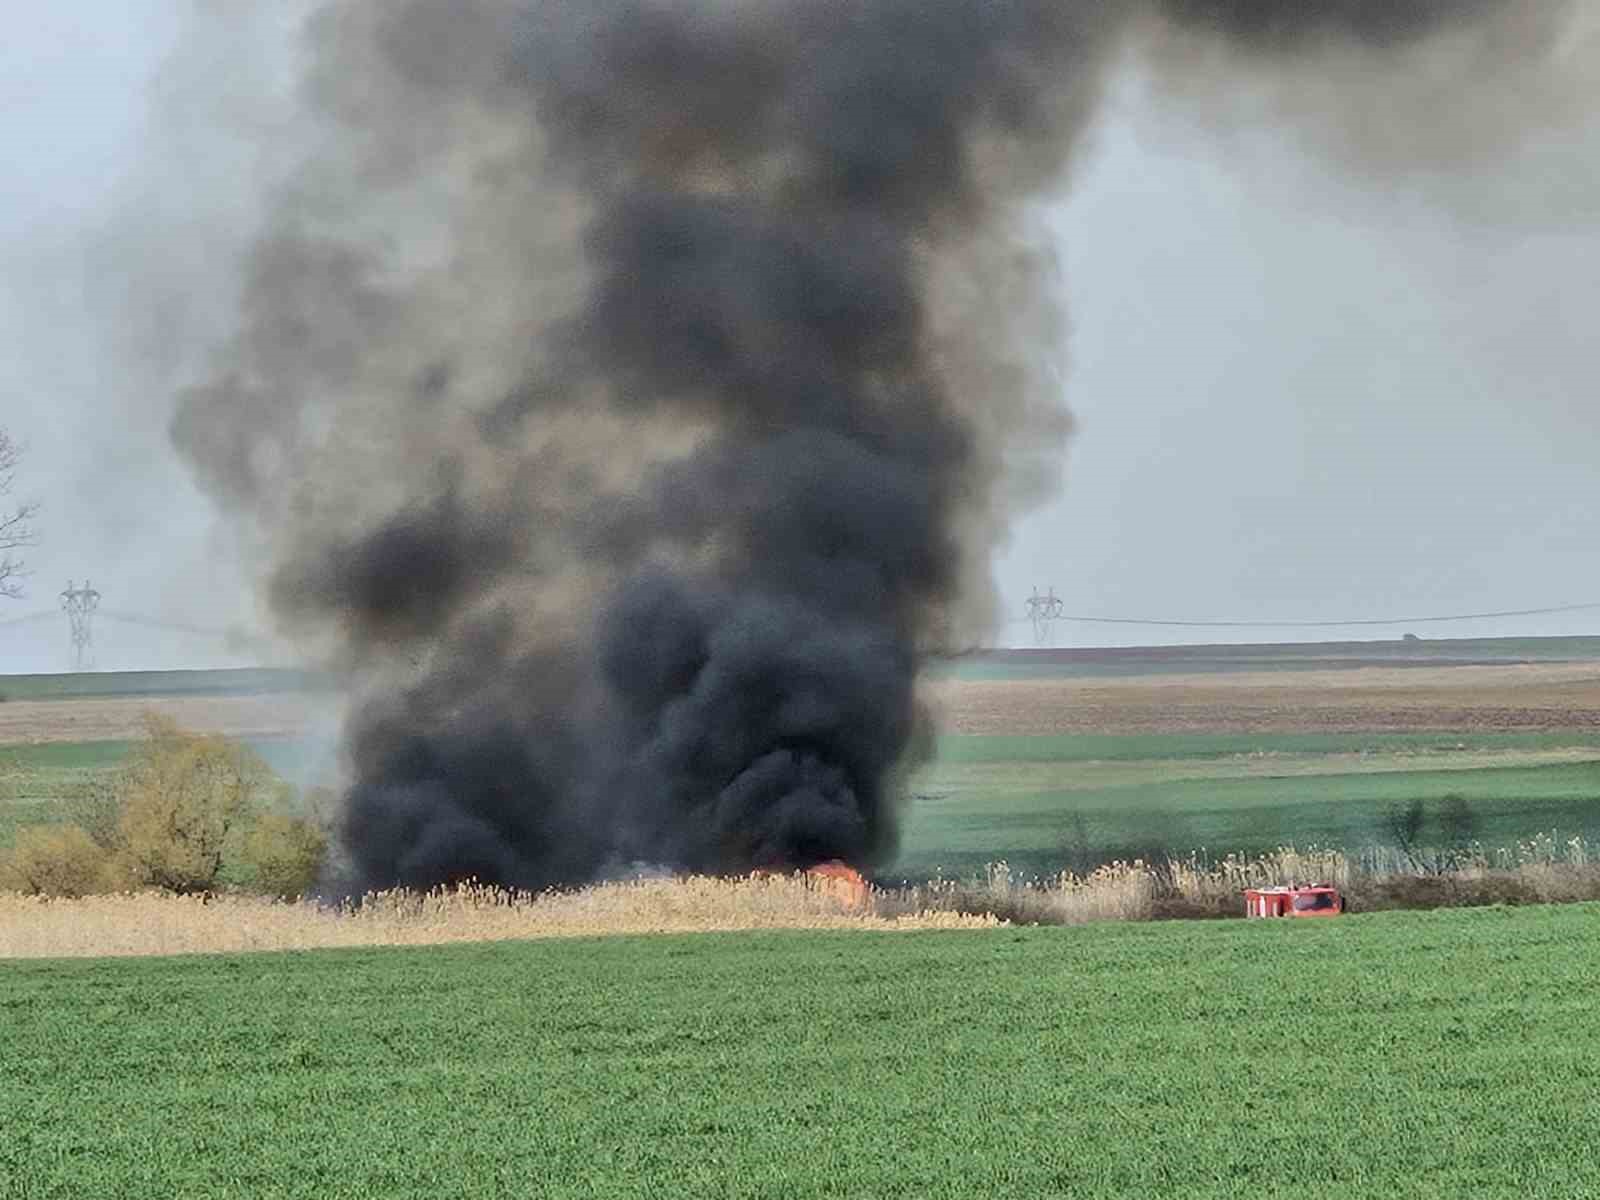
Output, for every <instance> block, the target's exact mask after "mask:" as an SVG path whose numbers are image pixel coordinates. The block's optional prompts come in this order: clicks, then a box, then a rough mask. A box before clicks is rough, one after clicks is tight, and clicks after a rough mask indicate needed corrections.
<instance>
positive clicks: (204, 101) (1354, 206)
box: [0, 0, 1600, 673]
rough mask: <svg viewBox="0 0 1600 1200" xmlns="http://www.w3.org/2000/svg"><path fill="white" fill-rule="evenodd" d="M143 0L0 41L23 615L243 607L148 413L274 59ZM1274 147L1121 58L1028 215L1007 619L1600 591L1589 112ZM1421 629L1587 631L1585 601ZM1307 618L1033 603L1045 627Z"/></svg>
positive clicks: (1596, 209) (1308, 610) (216, 249)
mask: <svg viewBox="0 0 1600 1200" xmlns="http://www.w3.org/2000/svg"><path fill="white" fill-rule="evenodd" d="M175 9H176V6H175V5H174V4H173V3H172V2H171V0H166V2H161V0H130V2H124V3H118V4H110V3H100V4H83V5H74V6H70V7H60V8H54V7H51V6H36V7H35V9H34V10H33V11H32V12H31V13H30V15H29V16H28V17H27V18H26V19H25V20H13V21H12V22H11V24H10V28H9V35H10V36H9V38H8V40H7V41H6V42H5V43H4V44H3V45H0V138H3V139H4V144H5V145H6V146H7V148H8V151H9V153H8V154H7V165H6V168H5V171H4V173H3V174H0V272H3V273H0V278H3V280H4V282H3V284H0V345H3V346H4V348H5V353H4V355H3V356H0V424H3V425H4V426H6V427H7V428H8V429H9V430H10V432H11V433H12V434H13V435H14V436H15V437H17V438H18V439H20V440H22V441H23V442H25V443H26V444H27V445H28V447H29V450H30V454H29V457H28V459H27V460H26V462H25V464H24V467H23V470H22V472H21V474H20V476H19V494H20V496H21V497H22V498H30V499H37V500H39V501H40V502H41V504H42V505H43V512H42V514H41V517H40V521H39V525H40V531H41V534H42V542H41V544H40V546H39V547H38V548H37V549H36V550H35V551H33V553H32V554H31V555H30V563H31V565H32V567H33V568H34V572H35V573H34V575H33V577H32V579H31V580H30V587H29V595H28V597H27V598H25V599H24V600H22V601H18V602H11V603H7V602H0V622H5V621H7V620H10V619H13V618H15V617H21V616H25V615H27V614H29V613H33V612H36V611H41V610H52V609H54V607H55V604H56V601H55V595H56V593H57V592H58V591H59V590H60V589H61V587H62V586H63V585H64V584H65V582H66V581H67V580H68V579H69V578H71V579H75V580H78V579H82V578H83V577H84V575H85V574H90V575H92V576H93V578H94V582H95V584H96V586H97V587H99V588H100V590H101V591H102V592H103V593H104V596H105V599H104V601H103V603H104V605H105V607H106V608H107V609H108V610H113V611H120V612H124V613H131V614H144V615H150V616H158V617H162V618H164V619H168V620H171V621H174V622H176V623H178V624H190V625H206V626H217V627H222V626H228V625H233V624H236V623H241V622H242V623H246V624H248V623H251V622H253V621H255V620H257V619H258V618H257V614H256V613H255V612H254V610H253V604H252V602H251V600H250V599H249V589H248V587H247V585H246V583H245V581H244V573H243V571H242V570H241V569H240V568H239V567H238V566H237V565H236V564H235V563H234V562H233V560H232V557H231V555H230V553H229V551H228V544H227V542H226V540H225V539H223V538H222V537H221V536H220V534H219V533H218V532H217V530H216V529H215V526H214V522H213V520H212V518H211V516H210V514H209V511H208V509H207V506H206V503H205V501H203V500H202V499H201V497H200V496H199V493H198V492H197V491H196V489H195V488H194V487H193V486H192V484H191V483H190V482H189V481H188V479H187V476H186V473H185V471H184V469H183V468H182V467H181V466H180V465H179V464H178V463H177V462H176V460H175V459H174V457H173V456H172V454H171V452H170V451H169V450H168V448H167V445H166V437H165V429H164V426H165V419H166V411H167V409H166V406H167V404H168V399H169V397H170V395H171V392H172V389H173V387H174V386H176V385H177V384H178V383H180V382H181V381H182V380H183V379H184V378H185V373H186V372H188V371H192V370H193V369H195V365H196V362H197V361H198V357H199V356H200V355H201V354H203V351H204V348H205V343H206V341H207V338H208V336H211V335H214V334H215V332H216V331H217V329H218V328H220V327H221V325H224V324H225V311H226V306H227V301H228V295H229V292H228V287H229V275H228V271H227V269H226V265H227V262H228V259H229V256H230V254H232V253H233V252H235V251H236V250H237V249H238V248H239V246H240V245H242V239H243V237H244V236H245V234H246V233H247V231H248V228H249V215H250V212H251V204H252V202H253V197H254V195H255V194H256V191H257V189H256V188H255V187H254V184H253V181H254V180H255V179H256V177H257V174H258V173H260V174H265V175H270V170H271V156H272V137H271V113H270V106H269V107H268V109H266V110H263V109H262V108H261V107H260V106H259V105H257V106H254V107H252V105H251V104H249V103H245V102H244V101H239V102H238V103H237V104H236V103H235V99H234V98H236V97H238V96H248V95H253V94H256V93H259V92H260V91H261V90H263V89H261V88H260V87H259V86H258V85H259V84H260V82H261V78H262V73H263V72H269V71H270V70H271V67H270V63H271V61H272V55H271V54H270V53H268V52H267V50H268V49H270V47H267V48H264V49H263V50H262V52H261V53H260V54H257V55H249V54H246V55H241V56H239V62H232V63H228V64H213V65H212V67H211V68H210V72H211V73H210V76H209V77H210V78H213V79H215V78H221V77H222V76H223V75H225V74H228V73H230V72H236V71H238V70H240V69H241V67H240V63H246V67H247V69H248V70H251V71H254V72H256V78H255V79H254V80H253V81H250V82H251V83H252V85H253V86H252V87H247V86H244V82H243V81H237V82H238V86H237V87H230V88H221V87H219V88H217V89H215V91H214V92H212V91H210V90H208V89H207V88H206V87H205V86H203V85H197V83H196V79H197V78H201V79H203V78H206V77H207V70H208V67H207V65H206V64H200V66H199V67H197V68H194V69H195V70H198V71H199V76H198V77H197V76H196V75H194V74H185V73H184V72H175V71H174V70H173V69H171V68H163V66H162V64H163V61H164V59H165V58H166V56H167V55H168V54H169V53H170V50H171V42H172V40H173V38H174V37H175V36H176V30H177V27H178V20H177V16H176V11H175ZM152 104H155V105H156V106H157V107H158V108H159V111H161V112H162V113H163V114H164V116H163V119H162V120H161V121H160V122H155V121H153V120H152V119H151V117H150V113H151V106H152ZM218 104H222V105H225V106H227V107H228V116H227V128H229V129H231V130H232V131H233V132H232V133H228V134H224V133H223V132H222V129H223V127H224V126H223V125H222V124H221V123H218V122H216V121H214V120H212V119H211V118H212V116H213V115H214V114H213V113H212V112H211V109H212V108H213V107H215V106H216V105H218ZM174 117H176V119H174ZM157 127H159V128H160V129H161V130H162V131H164V132H163V133H162V134H161V135H160V136H157V135H156V134H154V133H153V132H152V130H153V129H155V128H157ZM1307 137H1308V134H1307V130H1306V128H1305V127H1303V126H1293V125H1290V126H1275V125H1271V124H1268V123H1264V122H1254V123H1252V122H1251V121H1248V120H1247V121H1242V122H1241V121H1238V120H1233V121H1231V122H1228V123H1222V124H1218V123H1216V122H1214V121H1212V120H1211V119H1210V117H1209V115H1208V116H1207V117H1206V118H1204V119H1202V118H1201V117H1198V116H1194V115H1192V114H1190V113H1189V112H1188V110H1187V109H1185V108H1184V107H1183V106H1182V105H1181V104H1180V102H1179V101H1177V100H1174V99H1171V98H1164V97H1163V96H1161V95H1159V94H1156V93H1155V92H1154V91H1153V89H1151V88H1150V87H1149V86H1148V81H1147V80H1146V79H1145V78H1144V77H1143V76H1142V75H1141V73H1140V71H1139V70H1138V69H1137V68H1136V67H1133V66H1130V67H1128V68H1126V69H1125V70H1124V71H1123V72H1122V73H1121V74H1120V75H1119V76H1118V79H1117V82H1116V85H1115V88H1114V94H1113V99H1112V102H1111V103H1109V104H1108V105H1107V106H1106V108H1105V109H1104V111H1103V112H1102V114H1101V118H1100V122H1099V124H1098V125H1097V126H1096V128H1095V131H1094V134H1093V137H1092V142H1091V145H1090V147H1089V150H1088V153H1087V154H1086V155H1085V156H1084V157H1083V158H1082V159H1081V160H1080V164H1079V168H1078V171H1077V176H1076V178H1075V180H1074V186H1073V188H1072V190H1071V191H1070V193H1069V194H1068V196H1067V198H1066V199H1065V200H1064V201H1063V202H1061V203H1059V204H1056V205H1052V206H1051V207H1049V209H1048V210H1047V212H1046V214H1045V219H1046V220H1047V221H1048V222H1049V224H1050V225H1051V227H1052V228H1053V229H1054V230H1055V232H1056V234H1057V236H1058V238H1059V243H1060V248H1061V253H1062V256H1063V262H1064V267H1065V270H1064V275H1065V279H1066V286H1067V289H1068V303H1067V312H1068V314H1069V320H1070V324H1071V335H1070V338H1071V340H1070V346H1071V360H1072V370H1071V374H1070V376H1069V378H1068V380H1067V385H1066V386H1067V401H1068V403H1069V404H1070V405H1071V407H1072V408H1073V410H1074V411H1075V413H1076V415H1077V417H1078V420H1079V432H1078V434H1077V436H1076V438H1075V439H1074V441H1073V443H1072V446H1071V449H1070V452H1069V454H1068V456H1067V459H1066V461H1065V463H1064V468H1063V481H1064V486H1063V488H1062V490H1061V493H1060V495H1059V498H1058V499H1057V500H1056V501H1054V502H1053V503H1051V504H1050V505H1048V506H1047V507H1045V508H1043V509H1041V510H1040V511H1038V512H1036V513H1034V514H1032V515H1031V516H1029V517H1028V518H1026V519H1025V520H1024V521H1022V522H1021V523H1020V524H1019V526H1018V527H1017V529H1016V532H1015V536H1014V538H1013V540H1012V543H1011V545H1010V546H1009V547H1007V548H1005V549H1003V550H1002V551H1001V552H1000V553H999V554H998V556H997V558H996V575H997V580H998V583H999V586H1000V588H1001V591H1002V594H1003V595H1004V596H1005V598H1006V600H1007V603H1008V606H1009V607H1010V608H1011V610H1012V611H1013V612H1015V613H1020V611H1021V606H1022V602H1023V600H1024V599H1025V598H1026V596H1027V594H1028V592H1029V590H1030V588H1031V587H1033V586H1035V585H1037V586H1038V587H1040V588H1041V589H1043V588H1044V587H1046V586H1053V587H1054V588H1055V589H1056V592H1057V594H1058V595H1061V596H1062V597H1064V599H1065V602H1066V607H1067V609H1068V610H1069V611H1072V612H1079V613H1089V614H1103V615H1109V616H1132V617H1145V616H1148V617H1186V618H1194V619H1232V620H1277V619H1291V618H1292V619H1305V620H1317V619H1327V620H1333V619H1339V618H1353V617H1370V618H1378V617H1387V616H1393V615H1400V616H1405V615H1423V614H1428V613H1455V612H1471V611H1481V610H1495V609H1506V608H1524V607H1534V606H1543V605H1559V604H1566V603H1577V602H1586V601H1590V600H1600V562H1597V560H1596V558H1595V555H1594V553H1593V550H1594V547H1595V546H1596V545H1597V543H1600V538H1597V536H1596V535H1597V534H1600V515H1597V514H1600V506H1597V504H1596V498H1597V497H1596V494H1595V493H1596V472H1595V470H1594V464H1595V462H1596V461H1597V452H1600V429H1597V427H1596V423H1595V419H1594V396H1593V387H1594V377H1595V372H1594V369H1593V364H1594V361H1595V356H1596V351H1595V350H1594V349H1593V348H1592V347H1593V344H1594V338H1593V336H1592V333H1591V326H1592V322H1593V320H1594V314H1595V313H1596V312H1600V232H1597V222H1596V217H1597V216H1600V181H1597V180H1596V177H1595V176H1596V174H1597V173H1600V154H1597V151H1596V146H1597V144H1600V143H1597V140H1596V139H1595V137H1594V136H1593V131H1592V130H1581V129H1574V128H1572V127H1565V128H1563V129H1561V130H1560V131H1558V132H1555V133H1552V134H1550V135H1548V136H1546V137H1544V138H1543V139H1542V140H1536V141H1534V142H1533V143H1531V144H1530V145H1529V146H1528V147H1527V148H1526V149H1524V150H1522V151H1520V152H1518V153H1517V154H1515V155H1511V156H1500V157H1494V156H1490V157H1488V158H1487V159H1485V160H1483V161H1478V162H1476V163H1474V164H1473V165H1471V166H1470V167H1461V166H1457V167H1453V168H1450V169H1448V170H1446V169H1444V168H1436V169H1430V170H1423V169H1420V168H1418V169H1415V170H1396V169H1392V168H1391V169H1388V170H1384V171H1376V170H1372V169H1365V170H1356V171H1348V170H1344V169H1341V168H1340V167H1339V166H1337V165H1336V164H1335V162H1334V160H1333V159H1332V158H1330V157H1329V156H1328V155H1327V154H1325V153H1322V152H1320V151H1318V150H1312V149H1306V148H1302V147H1301V146H1300V145H1299V144H1297V143H1299V142H1300V141H1302V140H1306V139H1307ZM152 227H158V228H161V229H163V230H166V231H168V232H170V231H171V230H172V229H176V228H181V229H185V230H192V231H193V232H192V236H191V237H188V238H186V239H174V238H172V237H170V236H163V237H161V238H160V239H159V241H160V243H161V244H162V246H163V254H164V257H163V258H162V259H161V260H160V261H155V262H153V261H151V260H150V257H149V256H148V255H147V254H143V253H141V251H142V250H143V249H145V248H146V247H144V246H142V245H141V239H140V237H139V235H138V231H139V230H140V229H147V228H152ZM174 244H181V245H183V246H185V247H186V249H185V250H184V252H182V253H180V254H178V255H176V256H175V257H166V255H169V254H170V247H171V246H172V245H174ZM1418 631H1419V632H1422V633H1423V634H1424V635H1429V634H1432V635H1437V636H1445V635H1453V636H1469V635H1492V634H1506V635H1510V634H1531V633H1540V634H1544V633H1549V634H1557V633H1591V632H1600V611H1596V612H1591V613H1585V614H1576V615H1571V616H1566V617H1552V618H1537V619H1535V618H1523V619H1519V620H1513V621H1499V622H1492V623H1490V622H1485V623H1477V624H1470V625H1463V626H1435V627H1431V628H1427V627H1418ZM1399 632H1401V630H1400V629H1394V630H1368V631H1362V630H1349V631H1341V630H1329V631H1327V632H1326V634H1324V635H1322V636H1325V637H1329V638H1332V637H1338V636H1341V635H1342V634H1345V633H1348V634H1349V635H1350V636H1366V637H1375V636H1385V635H1388V636H1397V635H1398V633H1399ZM1002 636H1003V638H1004V639H1007V640H1011V641H1018V642H1024V643H1025V642H1026V641H1027V640H1028V638H1029V636H1030V634H1029V631H1028V629H1027V627H1026V626H1025V625H1023V624H1020V623H1017V624H1013V625H1010V626H1008V627H1007V629H1006V630H1005V632H1004V633H1003V635H1002ZM1310 636H1312V635H1306V634H1296V633H1294V632H1292V631H1287V630H1270V629H1267V630H1259V631H1248V632H1247V631H1239V632H1232V631H1217V633H1216V635H1215V636H1213V635H1211V634H1205V635H1201V634H1199V633H1198V632H1197V631H1193V630H1179V629H1167V630H1163V629H1154V628H1134V627H1117V626H1088V625H1065V626H1062V627H1060V628H1059V629H1058V630H1057V633H1056V642H1057V644H1060V645H1074V644H1119V643H1123V644H1142V643H1151V642H1158V641H1196V640H1249V641H1267V640H1288V639H1294V640H1302V639H1307V638H1309V637H1310ZM97 642H98V645H99V655H98V661H99V665H100V666H102V667H105V668H131V667H144V666H189V665H213V664H219V663H226V662H248V661H255V660H256V659H258V658H259V657H260V653H259V652H258V651H253V650H250V649H241V648H239V647H237V646H236V647H234V648H232V649H230V648H229V647H227V646H225V645H223V644H222V643H220V642H219V641H217V640H215V639H205V638H197V637H193V636H189V635H184V634H180V633H176V632H173V633H170V634H155V633H152V632H151V631H149V630H147V629H141V628H137V627H134V626H130V625H119V624H115V623H111V622H105V623H102V625H101V626H100V628H99V630H98V637H97ZM66 662H67V659H66V635H65V622H64V620H63V619H61V618H57V619H56V620H53V621H40V622H32V623H26V624H13V625H5V624H0V673H4V672H11V671H28V670H54V669H61V668H62V667H64V666H65V665H66Z"/></svg>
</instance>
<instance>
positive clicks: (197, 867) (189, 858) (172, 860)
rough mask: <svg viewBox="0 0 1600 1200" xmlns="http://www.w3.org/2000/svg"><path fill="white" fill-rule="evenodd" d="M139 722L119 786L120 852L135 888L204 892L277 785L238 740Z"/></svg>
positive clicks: (277, 793)
mask: <svg viewBox="0 0 1600 1200" xmlns="http://www.w3.org/2000/svg"><path fill="white" fill-rule="evenodd" d="M145 727H146V733H147V735H148V736H147V737H146V740H145V741H144V742H143V743H141V744H140V746H139V747H138V749H137V750H135V751H134V753H133V756H132V758H131V759H130V761H129V763H128V765H127V766H126V767H125V768H124V771H123V775H122V780H121V784H120V787H119V788H118V791H119V793H120V797H119V798H120V801H121V805H120V807H121V812H120V814H119V816H118V822H117V833H118V841H119V843H120V845H119V849H120V852H121V853H120V858H121V859H122V862H123V864H124V866H125V869H126V872H127V875H128V877H129V881H130V882H131V883H132V884H133V885H134V886H139V887H159V888H165V889H166V890H168V891H173V892H204V891H209V890H211V889H213V888H215V887H216V886H217V883H218V876H219V873H220V872H221V870H222V866H223V862H224V860H225V859H226V858H227V857H228V856H229V855H230V853H233V852H236V851H237V850H238V849H239V848H240V847H239V843H240V841H241V839H242V838H243V837H244V835H245V833H246V831H247V829H248V827H249V825H250V824H251V822H252V820H253V819H254V817H255V816H256V814H257V813H260V812H265V811H267V810H269V809H270V808H271V807H272V806H273V804H274V803H275V802H277V801H278V800H279V799H280V798H281V793H282V792H283V790H284V784H283V783H282V781H281V780H279V779H278V777H277V776H276V775H274V774H273V772H272V768H271V767H269V766H268V765H267V764H266V762H265V761H264V760H263V759H262V757H261V756H260V755H259V754H257V753H256V752H255V751H254V750H252V749H250V747H248V746H245V745H243V744H241V743H239V742H235V741H232V740H230V739H228V738H225V737H221V736H219V735H216V734H196V733H186V732H185V731H183V730H181V729H179V728H178V726H177V724H176V723H175V722H173V721H171V720H170V719H168V718H166V717H161V716H157V715H154V714H151V715H148V716H147V717H146V718H145Z"/></svg>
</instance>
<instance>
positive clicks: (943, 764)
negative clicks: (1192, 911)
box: [884, 730, 1600, 878]
mask: <svg viewBox="0 0 1600 1200" xmlns="http://www.w3.org/2000/svg"><path fill="white" fill-rule="evenodd" d="M1447 796H1460V797H1462V798H1463V799H1464V800H1465V801H1466V802H1467V805H1468V808H1469V809H1470V812H1471V814H1472V817H1473V818H1474V821H1475V828H1474V829H1473V834H1474V836H1475V837H1476V838H1477V840H1479V841H1480V842H1482V843H1483V844H1484V845H1486V846H1488V847H1491V848H1492V847H1498V846H1506V845H1513V844H1515V843H1517V842H1519V841H1522V840H1524V839H1526V838H1529V837H1532V836H1534V835H1535V834H1538V833H1540V832H1541V831H1543V832H1550V831H1552V830H1555V831H1557V832H1558V833H1559V834H1560V835H1561V836H1562V837H1567V836H1572V835H1579V834H1581V835H1583V836H1585V837H1587V838H1590V839H1596V838H1600V734H1597V732H1596V731H1594V730H1580V731H1572V732H1542V733H1461V734H1456V733H1443V734H1382V733H1379V734H1215V735H1200V734H1150V735H1136V736H1128V737H1116V736H1096V735H1082V736H1077V735H1061V736H1051V737H993V736H984V735H966V736H947V737H944V738H941V739H940V741H939V744H938V752H937V755H936V757H935V759H934V761H933V762H932V763H930V764H929V765H928V766H926V767H924V768H923V769H921V770H920V771H918V772H917V773H916V775H915V776H914V777H913V779H912V783H911V800H910V803H909V807H908V811H907V816H906V822H905V831H904V838H903V840H902V847H901V852H900V855H899V857H898V859H897V860H896V861H895V862H894V863H893V864H892V865H891V867H890V868H889V870H888V871H886V872H885V873H884V874H885V875H886V877H891V878H892V877H894V876H897V875H903V876H905V877H908V878H918V877H924V876H927V875H929V874H935V873H940V872H942V873H943V874H945V875H954V876H964V875H968V874H971V873H972V872H974V871H978V870H981V869H982V868H983V866H984V864H985V863H988V862H992V861H995V860H997V859H1004V860H1006V861H1008V862H1009V863H1010V864H1011V865H1012V867H1013V868H1015V869H1017V870H1019V871H1021V872H1022V873H1024V874H1034V873H1038V874H1043V873H1049V872H1053V871H1058V870H1060V869H1061V868H1062V867H1063V866H1074V867H1080V866H1083V865H1092V864H1093V863H1095V862H1098V861H1101V860H1103V859H1104V858H1106V857H1108V856H1109V857H1116V856H1139V855H1143V856H1148V855H1150V854H1152V853H1161V854H1167V853H1170V854H1176V855H1184V854H1187V853H1189V852H1191V851H1195V850H1199V849H1201V848H1203V849H1204V850H1205V852H1206V853H1208V854H1211V855H1214V856H1219V857H1220V856H1221V855H1223V854H1226V853H1230V852H1241V853H1246V854H1258V853H1264V852H1267V851H1270V850H1272V849H1274V848H1276V847H1278V846H1280V845H1283V844H1285V843H1294V844H1297V845H1300V846H1302V847H1303V846H1307V845H1311V844H1317V845H1323V846H1336V847H1341V848H1344V849H1347V850H1351V851H1355V850H1359V849H1361V848H1362V847H1365V846H1368V845H1373V844H1382V843H1385V842H1387V841H1388V840H1390V839H1388V837H1387V836H1386V834H1385V830H1384V824H1385V821H1386V818H1387V817H1388V816H1389V814H1391V813H1393V812H1394V811H1395V810H1396V809H1397V808H1401V807H1403V806H1405V805H1407V804H1408V803H1409V802H1411V801H1413V800H1416V799H1422V800H1424V801H1425V802H1428V803H1429V804H1430V805H1431V806H1432V807H1433V808H1434V809H1435V810H1436V809H1437V807H1438V804H1439V802H1440V801H1441V800H1443V799H1444V798H1445V797H1447ZM1435 832H1437V831H1436V830H1430V829H1426V828H1425V829H1424V837H1427V836H1430V835H1432V834H1433V833H1435Z"/></svg>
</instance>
